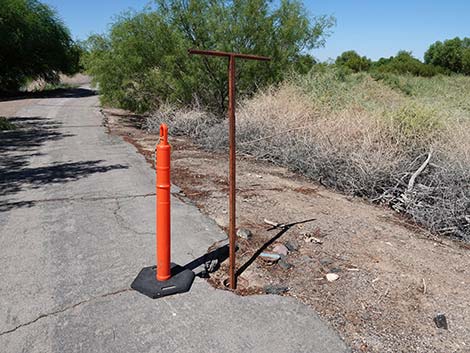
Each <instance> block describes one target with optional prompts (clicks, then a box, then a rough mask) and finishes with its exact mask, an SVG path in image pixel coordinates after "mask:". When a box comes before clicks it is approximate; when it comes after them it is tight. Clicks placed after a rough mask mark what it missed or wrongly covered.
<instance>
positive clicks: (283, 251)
mask: <svg viewBox="0 0 470 353" xmlns="http://www.w3.org/2000/svg"><path fill="white" fill-rule="evenodd" d="M273 251H274V252H275V253H276V254H279V255H284V256H287V254H288V253H289V250H288V249H287V248H286V246H285V245H282V244H277V245H276V246H275V247H274V249H273Z"/></svg>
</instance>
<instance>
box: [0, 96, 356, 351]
mask: <svg viewBox="0 0 470 353" xmlns="http://www.w3.org/2000/svg"><path fill="white" fill-rule="evenodd" d="M6 104H7V103H5V102H0V115H2V106H3V105H6ZM8 104H9V107H10V108H9V109H10V110H11V104H12V102H8ZM19 106H20V105H19ZM10 115H11V114H10ZM12 121H14V122H15V124H17V125H19V126H20V128H19V129H18V130H16V131H13V132H0V277H1V282H2V283H1V286H0V351H1V352H28V353H33V352H61V353H62V352H126V353H129V352H172V353H176V352H182V353H183V352H184V353H188V352H214V353H220V352H270V353H272V352H310V353H315V352H318V353H328V352H346V351H347V348H346V347H345V345H344V343H343V342H342V341H341V339H340V338H339V337H338V335H337V334H336V333H335V332H334V331H333V330H331V329H330V328H329V327H328V326H327V325H326V324H325V323H324V322H323V321H321V320H320V319H319V317H318V316H317V315H316V314H315V313H314V312H313V311H312V310H311V309H310V308H308V307H306V306H304V305H302V304H300V303H299V302H297V301H296V300H294V299H292V298H286V297H280V296H272V295H265V296H253V297H239V296H236V295H234V294H232V293H230V292H228V291H221V290H215V289H213V288H212V287H211V286H209V285H208V284H207V283H206V282H205V281H204V280H203V279H200V278H196V281H195V283H194V285H193V287H192V289H191V291H190V292H189V293H186V294H182V295H177V296H173V297H166V298H164V299H158V300H151V299H149V298H147V297H145V296H143V295H141V294H139V293H137V292H135V291H132V290H131V289H130V288H129V286H130V283H131V282H132V280H133V279H134V277H135V276H136V275H137V273H138V272H139V271H140V269H141V268H142V267H144V266H149V265H152V264H154V261H155V260H154V232H155V222H154V217H155V199H154V198H155V196H154V192H155V191H154V188H155V178H154V173H153V170H152V169H151V168H150V167H149V166H148V164H147V163H146V162H145V161H144V159H143V157H142V156H140V155H139V154H138V153H137V152H136V150H135V148H134V147H133V146H132V145H130V144H127V143H126V142H124V141H123V140H122V139H121V138H119V137H116V136H110V135H108V134H107V133H106V130H105V128H104V127H103V126H101V124H102V116H101V115H100V113H99V108H98V97H97V96H95V95H94V94H93V92H92V91H90V90H88V89H74V90H69V91H67V92H62V93H60V94H58V95H56V96H54V97H49V98H40V97H38V98H36V99H33V100H31V101H30V102H29V103H28V104H26V105H25V104H22V107H21V108H19V109H18V111H16V114H15V115H14V118H13V119H12ZM172 206H173V208H172V212H173V221H172V222H173V224H172V227H173V235H172V236H173V238H172V242H173V244H172V253H173V260H174V261H175V262H177V263H180V264H183V265H184V264H187V263H190V262H191V261H192V260H194V259H196V258H198V257H200V256H202V255H203V254H205V253H206V251H207V248H208V247H209V246H210V245H211V244H213V243H214V242H216V241H219V240H221V239H224V238H225V235H224V234H223V233H222V232H221V231H220V229H219V228H218V227H217V226H216V225H215V224H214V223H213V222H211V221H210V220H209V219H207V218H206V217H204V216H203V215H202V214H201V213H200V212H199V211H198V210H197V209H196V208H195V207H194V206H191V205H189V204H186V203H183V202H182V201H179V200H178V199H176V198H173V199H172Z"/></svg>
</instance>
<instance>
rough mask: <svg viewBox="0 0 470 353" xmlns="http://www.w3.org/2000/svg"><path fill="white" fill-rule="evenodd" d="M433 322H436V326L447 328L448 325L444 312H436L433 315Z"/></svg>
mask: <svg viewBox="0 0 470 353" xmlns="http://www.w3.org/2000/svg"><path fill="white" fill-rule="evenodd" d="M434 323H435V324H436V327H437V328H443V329H444V330H447V329H448V328H449V327H448V326H447V318H446V316H445V315H444V314H437V315H436V316H435V317H434Z"/></svg>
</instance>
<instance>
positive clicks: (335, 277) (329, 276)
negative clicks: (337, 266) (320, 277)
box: [326, 273, 339, 282]
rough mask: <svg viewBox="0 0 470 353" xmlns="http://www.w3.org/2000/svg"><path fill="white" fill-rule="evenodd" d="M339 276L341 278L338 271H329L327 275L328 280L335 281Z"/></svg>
mask: <svg viewBox="0 0 470 353" xmlns="http://www.w3.org/2000/svg"><path fill="white" fill-rule="evenodd" d="M338 278H339V276H338V275H337V274H336V273H328V274H327V275H326V280H327V281H328V282H334V281H336V280H337V279H338Z"/></svg>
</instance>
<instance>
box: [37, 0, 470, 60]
mask: <svg viewBox="0 0 470 353" xmlns="http://www.w3.org/2000/svg"><path fill="white" fill-rule="evenodd" d="M44 2H46V3H47V4H49V5H52V6H53V7H54V8H55V9H56V10H57V11H58V12H59V15H60V16H61V18H62V19H63V20H64V22H65V23H66V24H67V26H68V27H69V28H70V29H71V31H72V34H73V36H74V38H76V39H84V38H86V37H87V36H88V35H89V34H91V33H103V32H105V31H106V29H107V28H108V25H109V23H111V22H112V20H113V17H114V16H115V15H117V14H119V13H120V12H122V11H125V10H128V9H131V8H132V9H137V10H138V9H142V8H143V7H144V6H145V4H147V3H148V0H93V1H92V0H81V1H76V0H44ZM304 3H305V5H306V6H307V8H308V9H309V11H310V12H311V14H313V15H320V14H328V15H329V14H331V15H334V16H335V17H336V20H337V25H336V27H335V28H333V34H332V35H331V37H330V38H329V39H328V40H327V42H326V46H325V47H324V48H321V49H317V50H315V51H313V53H312V54H313V55H314V56H315V57H317V58H319V59H321V60H326V59H328V58H330V57H331V58H335V57H336V56H338V55H339V54H341V53H342V52H343V51H345V50H349V49H354V50H356V51H357V52H359V53H360V54H361V55H367V56H368V57H371V58H372V59H378V58H380V57H382V56H383V57H388V56H391V55H394V54H396V52H397V51H399V50H402V49H403V50H410V51H412V52H413V54H414V55H415V56H417V57H418V58H422V56H423V53H424V52H425V51H426V49H427V47H428V46H429V44H431V43H433V42H435V41H436V40H444V39H447V38H453V37H456V36H460V37H465V36H466V37H470V1H469V0H446V1H443V0H427V1H426V0H408V1H406V0H393V1H391V0H305V1H304Z"/></svg>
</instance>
